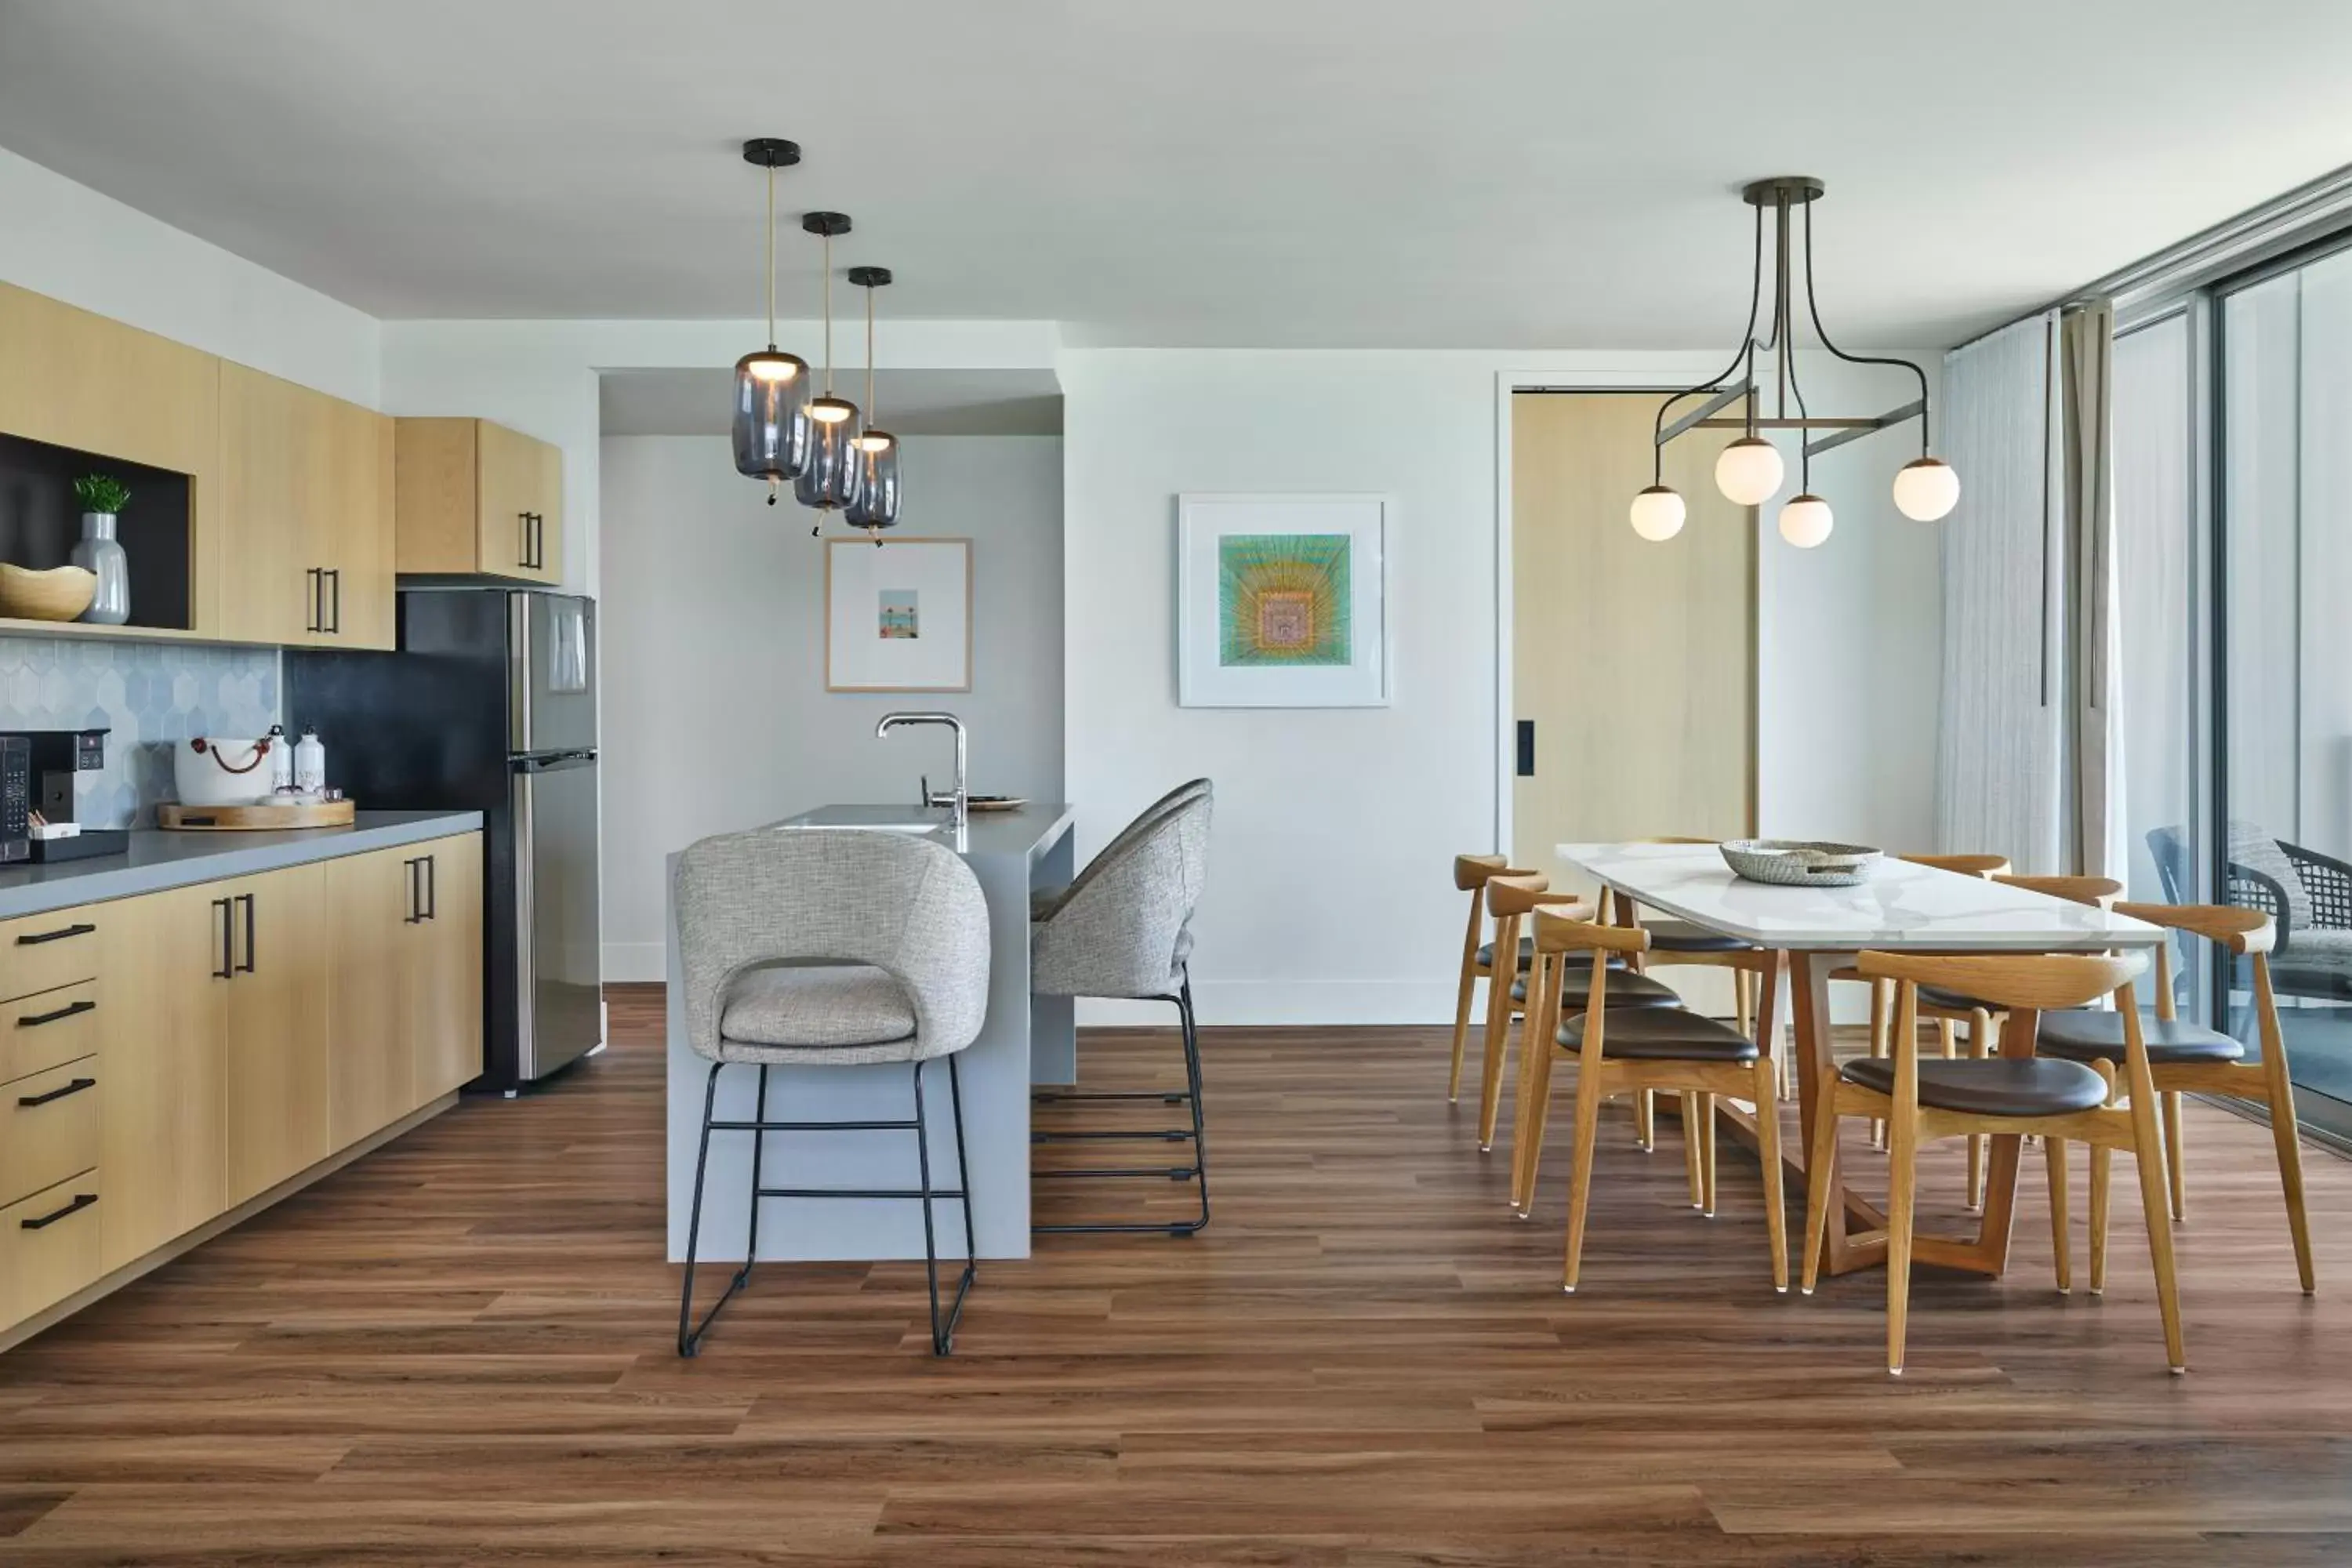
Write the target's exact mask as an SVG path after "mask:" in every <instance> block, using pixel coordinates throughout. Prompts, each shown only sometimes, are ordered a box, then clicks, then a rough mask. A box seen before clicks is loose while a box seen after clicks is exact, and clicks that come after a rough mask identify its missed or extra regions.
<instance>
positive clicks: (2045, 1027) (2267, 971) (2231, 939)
mask: <svg viewBox="0 0 2352 1568" xmlns="http://www.w3.org/2000/svg"><path fill="white" fill-rule="evenodd" d="M2116 911H2117V912H2118V913H2120V914H2126V915H2130V916H2132V917H2133V918H2135V919H2137V920H2143V921H2148V922H2149V923H2150V924H2152V925H2160V926H2165V927H2168V928H2169V929H2171V930H2173V931H2186V932H2188V933H2189V934H2190V935H2192V936H2200V937H2204V938H2206V939H2207V940H2209V941H2210V942H2215V943H2217V944H2218V945H2219V946H2220V947H2221V949H2222V951H2223V952H2227V953H2229V954H2230V955H2231V956H2232V957H2234V958H2247V959H2251V960H2252V968H2253V985H2254V1016H2255V1020H2256V1024H2257V1027H2258V1029H2259V1037H2260V1040H2261V1052H2260V1055H2259V1056H2258V1057H2257V1058H2256V1059H2254V1060H2253V1061H2248V1060H2246V1059H2245V1057H2246V1052H2245V1047H2243V1046H2242V1045H2241V1044H2239V1043H2238V1041H2237V1040H2235V1039H2233V1038H2232V1037H2230V1036H2228V1035H2225V1034H2223V1033H2221V1031H2220V1030H2218V1029H2209V1028H2207V1027H2206V1026H2203V1025H2201V1024H2194V1023H2190V1022H2189V1021H2187V1020H2185V1019H2183V1018H2181V1017H2180V1016H2179V1012H2178V1010H2177V1008H2176V1006H2175V1005H2174V1002H2173V995H2172V951H2171V945H2170V944H2169V943H2167V944H2165V945H2164V946H2162V947H2159V948H2158V949H2157V950H2156V1019H2155V1024H2154V1026H2153V1028H2150V1027H2149V1026H2147V1025H2146V1024H2145V1023H2144V1024H2143V1025H2142V1026H2141V1027H2142V1030H2143V1032H2144V1033H2145V1034H2146V1035H2147V1059H2148V1070H2149V1073H2150V1075H2151V1078H2152V1080H2153V1082H2154V1083H2155V1086H2156V1091H2157V1093H2158V1094H2159V1095H2162V1096H2163V1097H2164V1099H2163V1105H2164V1111H2165V1118H2166V1120H2165V1137H2164V1154H2165V1175H2166V1178H2167V1183H2168V1186H2169V1188H2170V1190H2171V1194H2172V1214H2173V1217H2174V1218H2176V1219H2177V1218H2179V1215H2180V1209H2181V1201H2180V1193H2181V1190H2182V1177H2181V1165H2182V1159H2181V1154H2182V1151H2181V1144H2180V1137H2179V1132H2178V1131H2177V1130H2176V1129H2177V1127H2178V1123H2177V1122H2176V1121H2174V1120H2173V1118H2174V1116H2175V1114H2176V1110H2175V1108H2176V1107H2178V1106H2179V1103H2180V1097H2181V1096H2182V1095H2183V1094H2217V1095H2223V1096H2226V1097H2227V1098H2229V1099H2231V1100H2249V1101H2252V1102H2253V1103H2255V1104H2259V1105H2261V1106H2262V1107H2263V1109H2264V1110H2265V1111H2266V1112H2267V1113H2268V1114H2269V1117H2270V1124H2271V1142H2272V1145H2273V1148H2274V1149H2275V1150H2276V1151H2277V1153H2278V1171H2279V1185H2280V1186H2281V1187H2282V1188H2283V1189H2284V1192H2285V1194H2286V1223H2287V1230H2288V1233H2289V1234H2290V1235H2291V1236H2292V1237H2293V1238H2294V1267H2295V1273H2296V1275H2297V1276H2298V1277H2299V1278H2300V1279H2301V1280H2302V1283H2303V1293H2304V1294H2305V1295H2306V1296H2308V1295H2310V1294H2312V1292H2313V1291H2314V1289H2315V1288H2316V1281H2315V1279H2314V1276H2313V1273H2312V1265H2311V1226H2310V1222H2309V1221H2308V1219H2307V1218H2306V1217H2305V1214H2304V1205H2303V1145H2302V1142H2301V1141H2300V1138H2299V1134H2298V1131H2297V1128H2296V1125H2295V1115H2294V1086H2293V1085H2292V1084H2291V1083H2290V1082H2289V1081H2288V1079H2287V1063H2286V1048H2285V1042H2284V1037H2282V1036H2281V1034H2280V1032H2279V1016H2278V997H2277V995H2276V994H2274V993H2273V991H2272V989H2271V964H2270V953H2271V948H2272V945H2273V943H2274V942H2276V940H2277V928H2276V927H2275V926H2274V925H2273V923H2272V921H2271V917H2270V916H2268V915H2266V914H2264V913H2263V912H2262V911H2261V910H2249V909H2242V908H2240V907H2239V906H2237V905H2234V904H2118V905H2116ZM2124 1027H2125V1026H2124V1016H2123V1015H2122V1014H2120V1013H2116V1012H2093V1011H2088V1010H2084V1011H2078V1012H2066V1013H2045V1014H2043V1015H2042V1038H2041V1046H2040V1051H2041V1054H2042V1055H2043V1056H2045V1057H2058V1058H2064V1059H2065V1060H2068V1061H2078V1062H2087V1063H2089V1064H2091V1065H2092V1066H2093V1067H2098V1066H2100V1065H2101V1064H2105V1066H2107V1067H2108V1068H2119V1067H2121V1066H2122V1065H2123V1056H2124ZM2052 1170H2053V1177H2052V1179H2053V1181H2059V1180H2063V1174H2059V1173H2060V1172H2062V1171H2063V1166H2062V1165H2061V1164H2060V1163H2058V1161H2057V1160H2056V1159H2054V1158H2053V1163H2052ZM2057 1201H2061V1202H2063V1199H2060V1200H2057ZM2059 1245H2060V1247H2061V1248H2062V1249H2063V1246H2064V1242H2063V1239H2062V1240H2061V1241H2060V1243H2059ZM2061 1267H2062V1268H2063V1260H2062V1264H2061ZM2106 1279H2107V1151H2106V1150H2105V1149H2103V1148H2094V1149H2093V1150H2092V1151H2091V1293H2092V1294H2093V1295H2097V1294H2099V1293H2100V1292H2101V1291H2103V1290H2104V1289H2105V1288H2106Z"/></svg>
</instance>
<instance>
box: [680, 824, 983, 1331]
mask: <svg viewBox="0 0 2352 1568" xmlns="http://www.w3.org/2000/svg"><path fill="white" fill-rule="evenodd" d="M677 911H678V916H677V918H678V956H679V960H680V963H681V965H682V966H683V968H684V970H685V977H686V1026H687V1038H688V1043H689V1044H690V1045H691V1046H692V1047H694V1050H695V1052H696V1054H697V1055H698V1056H701V1057H703V1058H707V1059H708V1060H709V1063H710V1073H709V1079H707V1081H706V1083H705V1086H704V1089H703V1095H702V1142H701V1147H700V1149H699V1151H698V1152H697V1154H696V1156H695V1163H694V1206H693V1210H692V1213H691V1215H690V1216H689V1218H688V1221H687V1232H686V1283H685V1286H684V1289H682V1290H681V1291H680V1293H679V1297H678V1306H677V1353H678V1354H680V1355H682V1356H690V1355H693V1354H694V1353H695V1352H696V1351H697V1350H698V1349H699V1348H700V1346H701V1342H702V1336H703V1334H704V1333H705V1332H707V1331H709V1327H710V1324H711V1321H712V1320H713V1319H715V1318H717V1317H718V1316H719V1309H721V1308H723V1307H725V1306H726V1305H727V1303H728V1302H729V1301H730V1300H733V1299H734V1296H735V1292H737V1291H738V1290H740V1289H742V1288H743V1287H744V1286H745V1285H746V1284H748V1283H749V1282H750V1281H751V1266H752V1263H753V1262H754V1260H755V1259H757V1258H758V1257H759V1253H760V1205H761V1201H762V1200H763V1199H768V1198H910V1199H915V1200H918V1201H919V1202H920V1203H921V1204H922V1205H923V1259H924V1268H925V1271H926V1275H927V1278H928V1280H929V1286H930V1298H931V1353H933V1354H934V1355H946V1354H947V1353H948V1352H950V1350H952V1349H953V1348H954V1342H955V1330H956V1323H957V1321H958V1320H959V1319H961V1317H962V1315H963V1303H964V1297H965V1295H966V1294H967V1293H968V1292H969V1291H970V1290H971V1286H972V1281H973V1280H974V1279H977V1278H978V1274H979V1270H978V1268H977V1265H976V1263H975V1261H974V1256H973V1255H974V1248H973V1246H972V1226H971V1176H970V1174H969V1166H968V1164H967V1163H966V1161H965V1158H964V1142H963V1085H962V1083H961V1079H959V1077H958V1075H957V1072H956V1053H957V1052H959V1051H961V1050H962V1049H963V1048H964V1047H967V1046H969V1045H971V1043H972V1041H973V1040H974V1039H975V1038H977V1037H979V1034H980V1026H981V1023H982V1019H983V1018H984V1017H985V1016H986V1015H987V1012H988V906H987V904H986V903H985V902H984V901H983V900H982V897H981V891H980V882H979V880H978V879H976V878H974V877H973V876H972V874H971V867H969V866H966V865H965V864H964V863H963V861H962V860H961V859H960V858H957V857H956V855H955V854H954V853H953V852H951V851H950V850H949V849H948V848H947V847H945V846H943V845H940V844H935V843H933V842H931V841H929V839H925V838H919V837H911V836H909V835H906V834H899V833H856V832H838V833H837V832H824V833H793V832H780V831H778V830H776V829H773V828H762V829H759V830H756V831H753V832H750V833H730V834H725V835H722V836H721V837H716V838H706V839H703V840H702V841H701V842H700V843H698V844H696V845H694V846H692V847H689V848H688V850H687V851H686V853H685V855H684V856H682V857H681V858H679V861H678V867H677ZM940 1057H945V1058H947V1063H948V1096H949V1101H950V1114H951V1115H952V1116H953V1118H954V1121H955V1134H956V1166H957V1179H956V1184H955V1185H954V1186H953V1187H952V1188H941V1187H934V1186H933V1185H932V1184H931V1152H930V1141H929V1128H928V1127H927V1126H926V1119H925V1116H924V1110H923V1064H924V1063H926V1062H929V1061H932V1060H935V1059H936V1058H940ZM736 1064H742V1065H746V1066H751V1067H756V1068H759V1071H760V1088H759V1099H758V1101H757V1109H756V1110H755V1113H754V1115H753V1117H752V1120H751V1121H716V1120H714V1119H713V1116H712V1112H713V1110H714V1108H715V1106H716V1105H717V1102H718V1095H719V1069H720V1068H726V1067H729V1066H732V1065H736ZM888 1064H900V1065H906V1066H908V1067H910V1068H911V1069H912V1077H913V1079H914V1091H915V1095H914V1100H915V1104H914V1112H915V1113H914V1118H913V1120H911V1121H895V1120H893V1121H770V1120H769V1118H768V1069H769V1068H772V1067H839V1068H851V1067H874V1066H882V1065H888ZM818 1131H911V1132H912V1133H914V1135H915V1148H916V1151H917V1152H916V1169H917V1170H918V1172H919V1185H917V1186H914V1187H883V1188H843V1187H765V1186H761V1184H760V1164H761V1153H762V1152H763V1150H764V1145H765V1144H766V1142H767V1135H768V1134H769V1133H771V1132H818ZM713 1132H749V1133H751V1235H750V1237H748V1238H747V1239H746V1241H745V1244H744V1250H743V1267H742V1268H739V1269H737V1270H736V1271H735V1275H734V1277H733V1279H730V1281H729V1282H728V1285H727V1289H726V1290H725V1291H724V1292H723V1293H722V1294H721V1295H720V1296H719V1300H718V1301H717V1302H716V1303H714V1304H713V1305H712V1306H711V1309H710V1310H709V1312H708V1313H706V1314H705V1315H704V1317H703V1319H702V1321H700V1322H699V1323H697V1322H695V1321H694V1259H695V1250H696V1247H697V1245H698V1242H699V1240H700V1238H701V1230H702V1185H703V1175H704V1173H705V1171H706V1169H707V1168H708V1166H709V1163H710V1135H711V1134H712V1133H713ZM940 1199H953V1200H954V1201H955V1202H956V1203H957V1204H959V1205H961V1208H962V1212H963V1222H964V1230H963V1235H964V1248H963V1250H964V1266H963V1274H962V1276H961V1279H958V1281H957V1283H956V1290H955V1299H954V1300H953V1301H952V1302H951V1303H950V1306H949V1307H948V1309H947V1310H946V1312H945V1314H944V1315H942V1313H941V1311H940V1255H939V1241H938V1235H937V1230H936V1227H935V1226H933V1224H932V1218H931V1205H932V1204H933V1203H934V1202H936V1201H938V1200H940Z"/></svg>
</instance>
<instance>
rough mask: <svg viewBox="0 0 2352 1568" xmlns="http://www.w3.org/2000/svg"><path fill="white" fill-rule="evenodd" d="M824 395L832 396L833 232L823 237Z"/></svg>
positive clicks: (826, 230)
mask: <svg viewBox="0 0 2352 1568" xmlns="http://www.w3.org/2000/svg"><path fill="white" fill-rule="evenodd" d="M824 395H826V396H827V397H831V396H832V395H833V230H832V226H830V225H828V226H826V229H825V235H824Z"/></svg>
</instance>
